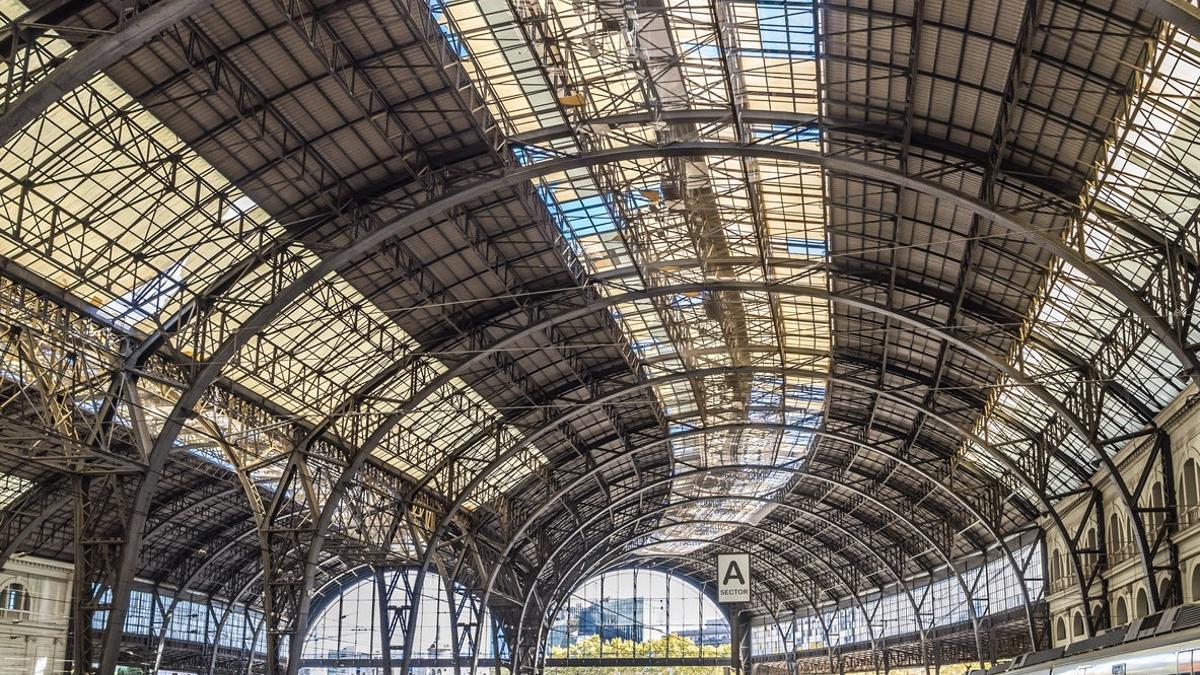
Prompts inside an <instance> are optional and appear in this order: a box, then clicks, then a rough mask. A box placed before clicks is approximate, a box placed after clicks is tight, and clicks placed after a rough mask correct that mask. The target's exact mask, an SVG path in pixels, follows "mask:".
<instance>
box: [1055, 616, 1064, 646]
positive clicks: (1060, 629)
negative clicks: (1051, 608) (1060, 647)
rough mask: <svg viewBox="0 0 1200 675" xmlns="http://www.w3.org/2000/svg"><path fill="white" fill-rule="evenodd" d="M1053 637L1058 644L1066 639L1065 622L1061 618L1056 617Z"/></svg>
mask: <svg viewBox="0 0 1200 675" xmlns="http://www.w3.org/2000/svg"><path fill="white" fill-rule="evenodd" d="M1054 639H1055V640H1058V643H1059V644H1062V643H1064V642H1066V641H1067V622H1066V621H1063V618H1062V617H1061V616H1060V617H1058V624H1057V625H1056V626H1055V627H1054Z"/></svg>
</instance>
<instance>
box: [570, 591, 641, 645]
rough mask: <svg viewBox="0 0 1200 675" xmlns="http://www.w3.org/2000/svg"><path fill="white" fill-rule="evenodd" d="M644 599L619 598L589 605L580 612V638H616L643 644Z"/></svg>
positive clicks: (605, 639) (606, 639)
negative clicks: (593, 636) (597, 636)
mask: <svg viewBox="0 0 1200 675" xmlns="http://www.w3.org/2000/svg"><path fill="white" fill-rule="evenodd" d="M644 606H645V600H644V599H643V598H617V599H615V600H614V599H610V600H604V601H602V602H601V603H600V604H599V605H589V606H587V607H584V608H582V609H581V610H580V612H579V633H578V636H579V638H586V637H590V636H592V635H599V636H600V639H601V640H604V641H608V640H612V639H615V638H621V639H622V640H630V641H632V642H641V641H642V640H643V639H644V634H645V620H644V618H643V614H642V612H643V611H644Z"/></svg>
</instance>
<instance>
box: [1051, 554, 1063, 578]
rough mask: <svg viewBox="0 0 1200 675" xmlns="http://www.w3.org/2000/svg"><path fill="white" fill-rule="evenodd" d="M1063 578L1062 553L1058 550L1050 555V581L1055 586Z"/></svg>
mask: <svg viewBox="0 0 1200 675" xmlns="http://www.w3.org/2000/svg"><path fill="white" fill-rule="evenodd" d="M1062 578H1063V565H1062V553H1061V552H1059V550H1058V549H1054V552H1053V553H1051V554H1050V579H1051V581H1053V582H1055V584H1056V585H1057V584H1058V582H1060V581H1061V580H1062Z"/></svg>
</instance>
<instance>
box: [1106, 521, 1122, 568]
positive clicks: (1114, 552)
mask: <svg viewBox="0 0 1200 675" xmlns="http://www.w3.org/2000/svg"><path fill="white" fill-rule="evenodd" d="M1107 534H1108V537H1107V539H1108V555H1109V556H1110V557H1113V558H1114V560H1120V551H1121V539H1122V536H1121V519H1120V518H1118V517H1117V514H1115V513H1114V514H1112V515H1110V516H1109V517H1108V532H1107Z"/></svg>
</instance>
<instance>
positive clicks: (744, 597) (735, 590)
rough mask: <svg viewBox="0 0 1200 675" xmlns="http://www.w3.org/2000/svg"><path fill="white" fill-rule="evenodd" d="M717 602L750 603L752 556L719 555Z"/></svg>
mask: <svg viewBox="0 0 1200 675" xmlns="http://www.w3.org/2000/svg"><path fill="white" fill-rule="evenodd" d="M717 600H718V601H720V602H750V555H749V554H747V553H720V554H718V555H717Z"/></svg>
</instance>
